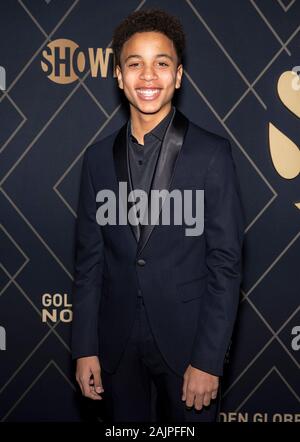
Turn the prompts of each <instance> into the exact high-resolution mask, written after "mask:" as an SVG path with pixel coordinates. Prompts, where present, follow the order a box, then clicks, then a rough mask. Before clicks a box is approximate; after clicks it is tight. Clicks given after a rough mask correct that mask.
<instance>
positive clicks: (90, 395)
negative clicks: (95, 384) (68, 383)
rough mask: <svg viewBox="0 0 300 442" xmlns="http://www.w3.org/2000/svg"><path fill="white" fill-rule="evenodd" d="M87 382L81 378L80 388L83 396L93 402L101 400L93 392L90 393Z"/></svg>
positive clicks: (87, 380)
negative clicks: (93, 400)
mask: <svg viewBox="0 0 300 442" xmlns="http://www.w3.org/2000/svg"><path fill="white" fill-rule="evenodd" d="M89 382H90V379H89V378H81V383H82V387H83V395H84V396H85V397H88V398H90V399H95V400H99V399H102V398H100V396H98V395H97V394H96V393H95V392H93V391H91V389H90V386H89Z"/></svg>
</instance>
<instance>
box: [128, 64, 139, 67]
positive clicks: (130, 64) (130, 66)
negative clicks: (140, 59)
mask: <svg viewBox="0 0 300 442" xmlns="http://www.w3.org/2000/svg"><path fill="white" fill-rule="evenodd" d="M138 64H139V63H131V64H130V65H129V67H131V66H137V65H138Z"/></svg>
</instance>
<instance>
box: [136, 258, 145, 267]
mask: <svg viewBox="0 0 300 442" xmlns="http://www.w3.org/2000/svg"><path fill="white" fill-rule="evenodd" d="M137 263H138V265H139V266H144V265H145V264H146V261H145V260H144V259H138V262H137Z"/></svg>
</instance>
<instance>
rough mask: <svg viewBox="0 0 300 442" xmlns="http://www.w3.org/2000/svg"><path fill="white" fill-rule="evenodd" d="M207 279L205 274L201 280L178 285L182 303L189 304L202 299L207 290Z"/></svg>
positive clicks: (196, 279) (197, 279)
mask: <svg viewBox="0 0 300 442" xmlns="http://www.w3.org/2000/svg"><path fill="white" fill-rule="evenodd" d="M206 279H207V274H204V275H202V276H200V277H199V278H195V279H191V280H189V281H185V282H180V283H177V284H176V289H177V293H178V294H179V298H180V299H181V301H182V302H188V301H191V300H192V299H197V298H200V297H202V295H203V294H204V292H205V289H206Z"/></svg>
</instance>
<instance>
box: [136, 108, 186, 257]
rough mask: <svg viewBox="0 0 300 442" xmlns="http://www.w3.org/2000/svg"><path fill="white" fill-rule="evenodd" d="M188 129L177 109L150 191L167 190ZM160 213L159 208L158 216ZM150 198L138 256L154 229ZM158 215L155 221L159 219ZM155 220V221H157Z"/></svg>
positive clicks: (167, 131) (165, 137) (161, 151)
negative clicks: (147, 219) (147, 217)
mask: <svg viewBox="0 0 300 442" xmlns="http://www.w3.org/2000/svg"><path fill="white" fill-rule="evenodd" d="M187 127H188V119H187V118H186V117H185V116H184V115H183V114H182V113H181V112H180V111H178V110H177V109H176V110H175V113H174V115H173V119H172V120H171V121H170V124H169V126H168V128H167V130H166V133H165V136H164V139H163V143H162V146H161V150H160V153H159V157H158V160H157V164H156V168H155V171H154V175H153V179H152V184H151V189H155V190H162V189H166V190H169V189H170V186H171V182H172V178H173V175H174V171H175V163H176V160H177V157H178V154H179V152H180V149H181V147H182V144H183V141H184V136H185V133H186V130H187ZM160 212H161V208H160V211H159V214H160ZM150 213H151V198H150V195H148V215H149V223H148V224H145V225H141V233H140V239H139V242H138V250H137V254H140V253H141V251H142V250H143V248H144V247H145V245H146V243H147V241H148V240H149V237H150V235H151V233H152V231H153V229H154V227H155V223H152V224H150ZM159 214H158V217H157V220H158V218H159ZM157 220H156V221H157Z"/></svg>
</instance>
